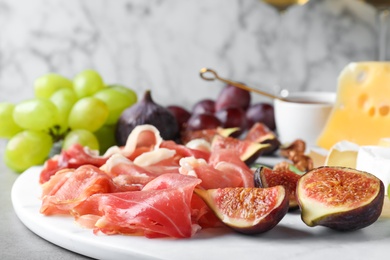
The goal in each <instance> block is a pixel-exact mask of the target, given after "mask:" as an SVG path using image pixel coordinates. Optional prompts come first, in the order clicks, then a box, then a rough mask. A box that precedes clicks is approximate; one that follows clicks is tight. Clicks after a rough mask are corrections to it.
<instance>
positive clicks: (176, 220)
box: [72, 174, 201, 238]
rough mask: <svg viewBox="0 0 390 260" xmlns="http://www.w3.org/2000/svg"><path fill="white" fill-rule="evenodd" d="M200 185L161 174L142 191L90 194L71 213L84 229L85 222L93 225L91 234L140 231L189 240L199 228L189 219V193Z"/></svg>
mask: <svg viewBox="0 0 390 260" xmlns="http://www.w3.org/2000/svg"><path fill="white" fill-rule="evenodd" d="M200 182H201V181H200V180H199V179H197V178H194V177H191V176H184V175H180V174H164V175H161V176H159V177H157V178H155V179H154V180H152V181H151V182H149V183H148V184H147V185H146V186H145V187H144V189H143V190H142V191H130V192H120V193H112V194H95V195H92V196H91V197H90V198H88V199H87V200H86V201H84V202H83V203H82V204H80V205H78V206H77V207H76V208H74V210H73V212H72V214H73V215H74V216H75V217H76V221H77V222H78V223H80V224H83V225H84V226H89V227H90V226H92V224H91V223H90V222H89V223H88V220H89V221H92V222H95V223H94V227H95V228H94V232H95V233H97V232H102V233H105V234H134V233H139V232H142V233H143V234H144V235H145V236H146V237H148V238H155V237H165V236H168V237H174V238H186V237H191V236H192V235H193V234H195V233H196V232H197V231H198V230H199V229H200V226H199V225H197V224H194V223H192V218H191V216H192V209H191V199H192V194H193V190H194V187H195V186H196V185H198V184H199V183H200ZM93 215H95V216H100V217H99V218H97V217H94V216H93ZM84 216H85V217H84ZM96 219H97V221H96Z"/></svg>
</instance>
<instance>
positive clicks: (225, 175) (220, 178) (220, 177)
mask: <svg viewBox="0 0 390 260" xmlns="http://www.w3.org/2000/svg"><path fill="white" fill-rule="evenodd" d="M180 165H181V167H180V169H179V172H180V173H181V174H183V175H189V176H194V177H197V178H199V179H201V180H202V183H201V184H199V186H200V187H202V188H203V189H217V188H226V187H238V186H242V179H241V175H240V174H237V172H236V171H220V170H218V169H216V168H215V167H213V166H212V165H209V164H208V163H207V162H206V161H205V160H204V159H196V158H195V157H186V158H183V159H181V160H180Z"/></svg>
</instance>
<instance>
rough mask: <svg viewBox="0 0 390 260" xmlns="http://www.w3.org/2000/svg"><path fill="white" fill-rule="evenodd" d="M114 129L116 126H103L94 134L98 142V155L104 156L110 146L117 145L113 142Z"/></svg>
mask: <svg viewBox="0 0 390 260" xmlns="http://www.w3.org/2000/svg"><path fill="white" fill-rule="evenodd" d="M115 128H116V125H104V126H102V127H101V128H99V129H98V130H97V131H96V132H94V134H95V136H96V138H97V140H98V141H99V151H100V154H104V153H105V152H106V151H107V149H108V148H110V147H111V146H114V145H117V143H116V140H115Z"/></svg>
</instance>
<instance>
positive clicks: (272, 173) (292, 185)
mask: <svg viewBox="0 0 390 260" xmlns="http://www.w3.org/2000/svg"><path fill="white" fill-rule="evenodd" d="M300 178H301V175H299V174H297V173H295V172H293V171H290V170H289V169H278V170H273V169H271V168H268V167H265V166H260V167H259V168H257V169H256V171H255V173H254V181H255V187H259V188H268V187H273V186H277V185H282V186H283V187H284V188H285V189H286V191H287V193H288V198H289V209H290V210H294V209H297V208H298V201H297V199H296V194H295V191H296V188H297V183H298V180H299V179H300Z"/></svg>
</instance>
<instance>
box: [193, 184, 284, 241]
mask: <svg viewBox="0 0 390 260" xmlns="http://www.w3.org/2000/svg"><path fill="white" fill-rule="evenodd" d="M229 189H230V191H232V190H235V192H236V193H235V194H240V195H239V196H237V195H233V196H229V195H230V192H228V195H227V196H223V198H222V199H225V200H228V201H229V203H230V209H229V210H228V212H229V213H230V212H231V211H240V210H242V208H241V209H240V208H238V207H237V204H239V205H242V204H244V203H243V201H244V200H245V198H246V196H242V194H248V193H251V192H254V193H255V192H256V189H260V190H266V189H268V190H271V189H272V190H273V191H274V192H277V194H278V195H279V196H278V201H277V203H276V205H275V207H274V208H273V209H272V210H271V211H270V212H268V213H267V214H265V215H264V216H261V218H257V219H255V220H248V219H243V218H234V217H230V216H228V215H227V214H225V213H224V212H223V209H220V208H218V204H217V202H216V200H217V199H218V198H216V197H217V195H218V193H219V192H220V191H221V190H229ZM195 193H196V194H197V195H198V196H199V197H201V198H202V199H203V200H204V201H205V203H206V204H207V205H208V206H209V208H210V209H211V210H212V211H213V212H214V213H215V215H216V216H217V217H218V219H220V220H221V221H222V223H224V224H225V225H226V226H228V227H230V228H231V229H233V230H234V231H236V232H239V233H242V234H246V235H255V234H261V233H264V232H267V231H269V230H271V229H273V228H274V227H275V226H276V225H277V224H278V223H279V222H280V221H281V220H282V219H283V217H284V216H285V215H286V214H287V212H288V195H287V192H286V190H285V188H284V187H283V186H281V185H279V186H274V187H271V188H224V189H210V190H201V189H195ZM237 197H239V198H240V199H241V201H240V202H239V203H237V201H236V200H235V198H237ZM251 201H252V202H253V199H251ZM233 204H234V205H233ZM257 204H258V203H256V201H255V202H254V203H252V204H251V205H250V207H251V209H250V210H251V211H250V212H247V213H248V214H249V215H251V214H254V213H253V212H256V211H258V212H260V213H261V214H262V213H263V208H262V207H261V205H260V206H259V208H256V205H257ZM260 204H261V203H260ZM243 207H246V206H243ZM241 215H242V214H240V216H241Z"/></svg>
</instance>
